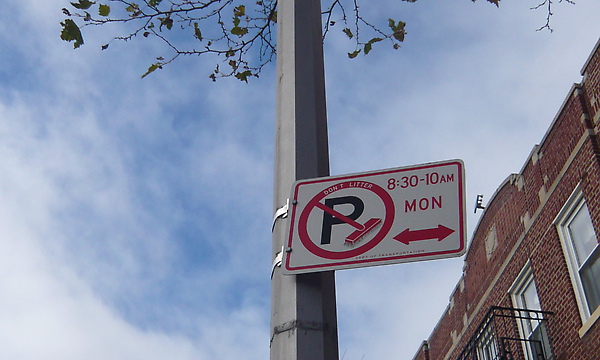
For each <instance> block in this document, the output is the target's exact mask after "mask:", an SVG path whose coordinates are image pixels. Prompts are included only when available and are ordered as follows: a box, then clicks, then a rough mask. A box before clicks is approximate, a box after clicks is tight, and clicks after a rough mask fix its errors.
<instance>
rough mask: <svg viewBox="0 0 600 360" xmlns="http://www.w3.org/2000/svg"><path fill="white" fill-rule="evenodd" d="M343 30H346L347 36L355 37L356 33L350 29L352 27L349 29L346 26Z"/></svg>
mask: <svg viewBox="0 0 600 360" xmlns="http://www.w3.org/2000/svg"><path fill="white" fill-rule="evenodd" d="M342 31H343V32H344V34H346V36H347V37H348V38H349V39H352V38H353V37H354V34H353V33H352V30H350V29H348V28H345V29H344V30H342Z"/></svg>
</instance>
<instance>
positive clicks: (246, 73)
mask: <svg viewBox="0 0 600 360" xmlns="http://www.w3.org/2000/svg"><path fill="white" fill-rule="evenodd" d="M234 76H235V77H236V78H237V79H239V80H240V81H245V82H246V83H247V82H248V76H252V71H250V70H246V71H242V72H239V73H236V74H235V75H234Z"/></svg>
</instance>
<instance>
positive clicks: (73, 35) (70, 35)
mask: <svg viewBox="0 0 600 360" xmlns="http://www.w3.org/2000/svg"><path fill="white" fill-rule="evenodd" d="M60 24H61V25H62V27H63V28H62V31H61V32H60V38H61V39H63V40H64V41H74V42H75V43H74V44H73V48H75V49H77V48H78V47H80V46H81V45H83V36H82V35H81V31H80V30H79V26H77V24H75V21H73V20H71V19H65V21H64V22H61V23H60Z"/></svg>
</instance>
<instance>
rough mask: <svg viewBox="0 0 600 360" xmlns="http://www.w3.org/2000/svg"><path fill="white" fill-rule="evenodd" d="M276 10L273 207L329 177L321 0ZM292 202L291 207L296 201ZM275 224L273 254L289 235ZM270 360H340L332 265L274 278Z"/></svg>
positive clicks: (286, 1)
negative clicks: (304, 182)
mask: <svg viewBox="0 0 600 360" xmlns="http://www.w3.org/2000/svg"><path fill="white" fill-rule="evenodd" d="M278 7H279V9H278V14H277V28H278V29H277V122H276V129H275V131H276V138H275V189H274V193H275V194H274V208H275V209H279V208H281V207H282V206H284V205H285V204H287V201H288V197H289V195H290V191H291V187H292V184H293V182H294V181H296V180H300V179H308V178H315V177H321V176H328V175H329V152H328V141H327V114H326V109H325V76H324V65H323V42H322V30H321V3H320V0H280V1H279V4H278ZM290 206H291V205H290ZM285 224H286V223H285V221H277V222H276V223H275V225H274V229H273V254H272V255H273V259H275V258H276V257H277V255H278V254H279V253H280V252H281V251H282V247H283V246H284V243H285V241H286V239H287V235H288V233H287V231H286V226H285ZM270 346H271V360H337V359H338V358H339V355H338V340H337V316H336V303H335V277H334V273H333V271H329V272H321V273H312V274H302V275H289V276H284V275H282V274H281V268H280V267H275V268H274V272H273V275H272V280H271V345H270Z"/></svg>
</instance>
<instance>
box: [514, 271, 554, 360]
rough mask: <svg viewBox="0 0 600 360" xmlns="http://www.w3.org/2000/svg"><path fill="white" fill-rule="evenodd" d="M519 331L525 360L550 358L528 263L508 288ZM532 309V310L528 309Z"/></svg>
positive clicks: (547, 340) (547, 341) (542, 318)
mask: <svg viewBox="0 0 600 360" xmlns="http://www.w3.org/2000/svg"><path fill="white" fill-rule="evenodd" d="M510 293H511V297H512V301H513V305H514V306H515V308H516V309H515V313H516V314H515V315H516V318H517V319H518V325H519V333H520V335H521V338H522V339H524V340H525V341H523V352H524V354H525V359H527V360H542V359H550V358H552V350H551V347H550V340H549V338H548V334H547V332H546V327H545V324H544V322H543V320H544V315H543V313H541V310H542V307H541V306H540V299H539V298H538V294H537V289H536V287H535V281H534V279H533V273H532V272H531V267H530V266H529V264H528V265H527V266H525V268H524V269H523V270H522V271H521V274H520V275H519V276H518V277H517V279H516V280H515V282H514V284H513V286H512V287H511V290H510ZM528 310H532V311H528Z"/></svg>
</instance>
